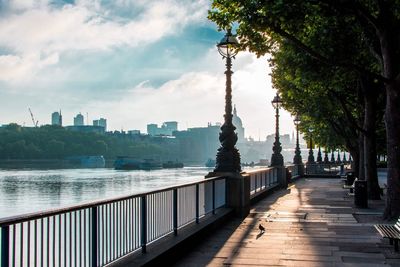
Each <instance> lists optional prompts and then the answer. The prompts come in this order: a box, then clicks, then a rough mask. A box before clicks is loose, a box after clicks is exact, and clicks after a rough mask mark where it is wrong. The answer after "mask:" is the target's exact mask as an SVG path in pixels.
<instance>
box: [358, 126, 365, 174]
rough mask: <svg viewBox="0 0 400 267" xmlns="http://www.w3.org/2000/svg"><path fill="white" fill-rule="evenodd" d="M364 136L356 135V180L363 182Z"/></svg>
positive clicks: (361, 134)
mask: <svg viewBox="0 0 400 267" xmlns="http://www.w3.org/2000/svg"><path fill="white" fill-rule="evenodd" d="M364 152H365V151H364V134H363V133H361V132H360V133H359V134H358V154H359V157H358V176H357V177H358V179H359V180H365V170H364Z"/></svg>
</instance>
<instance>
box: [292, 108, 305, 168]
mask: <svg viewBox="0 0 400 267" xmlns="http://www.w3.org/2000/svg"><path fill="white" fill-rule="evenodd" d="M293 122H294V125H296V149H295V150H294V158H293V164H302V163H303V160H302V158H301V151H300V145H299V124H300V122H301V119H300V116H299V115H297V114H296V117H294V120H293Z"/></svg>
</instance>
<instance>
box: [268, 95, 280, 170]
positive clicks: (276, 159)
mask: <svg viewBox="0 0 400 267" xmlns="http://www.w3.org/2000/svg"><path fill="white" fill-rule="evenodd" d="M271 103H272V106H273V107H274V108H275V112H276V113H275V142H274V146H273V148H272V150H273V151H274V153H272V157H271V166H283V156H282V154H281V151H282V147H281V142H280V141H279V109H280V107H281V106H282V100H281V98H280V97H279V94H278V93H276V96H275V97H274V99H273V100H272V101H271Z"/></svg>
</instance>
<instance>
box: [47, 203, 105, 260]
mask: <svg viewBox="0 0 400 267" xmlns="http://www.w3.org/2000/svg"><path fill="white" fill-rule="evenodd" d="M97 222H98V220H97V206H94V207H92V244H91V245H92V267H97V258H98V257H97V245H98V243H99V242H98V238H99V237H98V236H97V232H98V231H97V230H98V223H97ZM75 230H76V229H75ZM42 234H43V233H42Z"/></svg>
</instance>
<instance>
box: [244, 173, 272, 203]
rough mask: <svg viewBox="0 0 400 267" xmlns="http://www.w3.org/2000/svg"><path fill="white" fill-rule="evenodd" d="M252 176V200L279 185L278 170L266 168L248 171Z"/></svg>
mask: <svg viewBox="0 0 400 267" xmlns="http://www.w3.org/2000/svg"><path fill="white" fill-rule="evenodd" d="M247 174H249V175H250V198H252V197H254V196H255V195H256V194H258V193H261V192H264V191H266V190H268V189H270V188H272V187H274V186H276V185H277V184H278V169H277V168H265V169H259V170H254V171H248V172H247Z"/></svg>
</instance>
